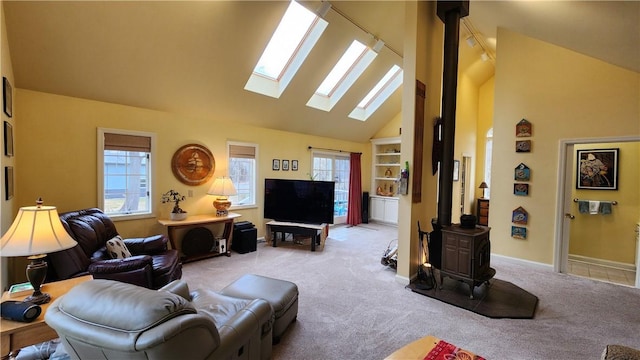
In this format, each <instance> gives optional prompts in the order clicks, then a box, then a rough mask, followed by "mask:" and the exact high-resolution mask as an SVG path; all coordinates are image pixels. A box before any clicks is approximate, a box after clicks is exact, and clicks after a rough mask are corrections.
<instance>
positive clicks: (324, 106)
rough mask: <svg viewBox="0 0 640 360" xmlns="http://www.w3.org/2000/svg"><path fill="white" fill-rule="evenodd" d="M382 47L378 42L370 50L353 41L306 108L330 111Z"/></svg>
mask: <svg viewBox="0 0 640 360" xmlns="http://www.w3.org/2000/svg"><path fill="white" fill-rule="evenodd" d="M383 46H384V43H383V42H382V41H378V42H377V43H376V45H375V46H374V49H371V48H368V47H367V46H365V45H364V44H362V43H361V42H359V41H358V40H354V41H353V42H352V43H351V45H350V46H349V48H347V50H346V51H345V52H344V54H343V55H342V57H341V58H340V60H338V62H337V63H336V65H335V66H334V67H333V69H332V70H331V71H330V72H329V75H327V77H326V78H325V79H324V81H322V84H320V86H319V87H318V89H317V90H316V92H315V93H314V94H313V96H311V99H309V101H308V102H307V106H310V107H313V108H316V109H320V110H324V111H330V110H331V109H332V108H333V106H334V105H335V104H337V103H338V100H340V99H341V98H342V96H343V95H344V94H345V93H346V92H347V90H349V88H350V87H351V85H353V83H355V82H356V80H357V79H358V78H359V77H360V75H362V73H363V72H364V70H365V69H366V68H367V67H368V66H369V65H371V63H372V62H373V60H374V59H375V58H376V56H377V55H378V51H380V49H381V48H382V47H383Z"/></svg>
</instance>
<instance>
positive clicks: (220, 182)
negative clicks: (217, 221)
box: [207, 177, 238, 216]
mask: <svg viewBox="0 0 640 360" xmlns="http://www.w3.org/2000/svg"><path fill="white" fill-rule="evenodd" d="M237 193H238V191H236V187H235V186H234V185H233V181H231V179H230V178H228V177H219V178H217V179H216V180H215V181H214V182H213V184H212V185H211V188H210V189H209V191H208V192H207V194H209V195H214V196H217V198H216V199H215V200H213V207H215V208H216V216H227V215H228V214H229V207H231V201H229V198H228V196H231V195H236V194H237Z"/></svg>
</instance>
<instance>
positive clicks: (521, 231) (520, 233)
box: [511, 226, 527, 240]
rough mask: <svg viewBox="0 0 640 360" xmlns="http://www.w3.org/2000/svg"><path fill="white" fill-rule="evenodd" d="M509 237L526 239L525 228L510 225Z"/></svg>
mask: <svg viewBox="0 0 640 360" xmlns="http://www.w3.org/2000/svg"><path fill="white" fill-rule="evenodd" d="M511 237H512V238H515V239H522V240H526V239H527V228H525V227H521V226H512V227H511Z"/></svg>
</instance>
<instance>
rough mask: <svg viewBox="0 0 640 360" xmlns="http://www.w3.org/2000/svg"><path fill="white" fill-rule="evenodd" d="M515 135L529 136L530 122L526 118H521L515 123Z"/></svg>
mask: <svg viewBox="0 0 640 360" xmlns="http://www.w3.org/2000/svg"><path fill="white" fill-rule="evenodd" d="M516 136H517V137H529V136H531V123H530V122H529V121H527V119H522V120H520V122H518V124H517V125H516Z"/></svg>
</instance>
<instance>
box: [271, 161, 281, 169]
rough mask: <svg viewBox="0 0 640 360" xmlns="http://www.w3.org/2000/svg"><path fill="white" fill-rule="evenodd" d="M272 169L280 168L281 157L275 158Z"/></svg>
mask: <svg viewBox="0 0 640 360" xmlns="http://www.w3.org/2000/svg"><path fill="white" fill-rule="evenodd" d="M271 170H275V171H278V170H280V159H273V163H272V164H271Z"/></svg>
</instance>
